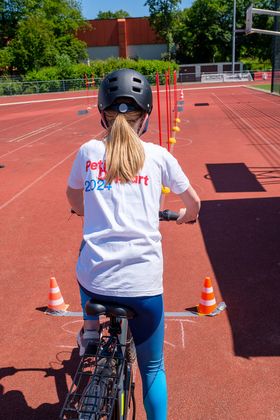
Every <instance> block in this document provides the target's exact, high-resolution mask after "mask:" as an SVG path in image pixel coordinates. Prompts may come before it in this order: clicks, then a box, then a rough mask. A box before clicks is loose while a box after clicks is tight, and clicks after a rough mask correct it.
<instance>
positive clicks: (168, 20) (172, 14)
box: [145, 0, 181, 60]
mask: <svg viewBox="0 0 280 420" xmlns="http://www.w3.org/2000/svg"><path fill="white" fill-rule="evenodd" d="M180 3H181V0H147V1H146V3H145V6H148V7H149V13H150V18H149V20H150V23H151V26H152V27H153V28H154V29H155V31H156V32H157V33H158V34H159V35H160V37H161V38H163V39H164V40H165V42H166V43H167V58H168V60H170V59H171V57H172V51H173V50H174V47H175V45H174V28H175V26H176V22H177V16H178V12H179V8H178V6H179V4H180Z"/></svg>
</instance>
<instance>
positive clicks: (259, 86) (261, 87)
mask: <svg viewBox="0 0 280 420" xmlns="http://www.w3.org/2000/svg"><path fill="white" fill-rule="evenodd" d="M254 87H255V88H257V89H263V90H267V91H269V92H270V89H271V84H270V83H269V84H267V85H254Z"/></svg>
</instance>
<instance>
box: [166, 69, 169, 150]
mask: <svg viewBox="0 0 280 420" xmlns="http://www.w3.org/2000/svg"><path fill="white" fill-rule="evenodd" d="M165 99H166V124H167V149H168V151H170V140H169V139H170V125H169V122H170V121H169V94H168V72H167V71H166V72H165Z"/></svg>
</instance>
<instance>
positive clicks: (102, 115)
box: [100, 112, 109, 130]
mask: <svg viewBox="0 0 280 420" xmlns="http://www.w3.org/2000/svg"><path fill="white" fill-rule="evenodd" d="M100 115H101V125H102V127H103V128H105V130H108V128H109V125H108V123H107V121H106V118H105V115H104V112H101V114H100Z"/></svg>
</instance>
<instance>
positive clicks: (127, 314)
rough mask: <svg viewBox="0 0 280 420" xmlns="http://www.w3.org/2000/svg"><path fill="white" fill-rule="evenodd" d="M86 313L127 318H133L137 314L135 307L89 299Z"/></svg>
mask: <svg viewBox="0 0 280 420" xmlns="http://www.w3.org/2000/svg"><path fill="white" fill-rule="evenodd" d="M86 313H87V314H88V315H106V316H115V317H118V318H127V319H132V318H134V317H135V315H136V313H135V312H134V311H133V309H131V308H128V307H127V306H123V305H118V304H117V303H110V302H106V303H104V302H96V301H92V300H88V301H87V303H86Z"/></svg>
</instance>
